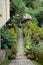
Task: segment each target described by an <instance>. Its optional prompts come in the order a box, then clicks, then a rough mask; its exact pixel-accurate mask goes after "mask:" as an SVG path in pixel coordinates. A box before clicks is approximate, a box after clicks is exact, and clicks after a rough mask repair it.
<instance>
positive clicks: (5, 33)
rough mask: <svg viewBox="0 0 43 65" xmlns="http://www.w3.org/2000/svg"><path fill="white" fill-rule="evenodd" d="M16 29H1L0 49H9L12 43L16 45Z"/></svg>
mask: <svg viewBox="0 0 43 65" xmlns="http://www.w3.org/2000/svg"><path fill="white" fill-rule="evenodd" d="M17 30H18V29H17V27H16V26H15V29H14V28H10V29H8V28H7V27H3V28H2V29H1V33H2V34H1V36H2V48H9V47H11V46H12V44H13V43H17Z"/></svg>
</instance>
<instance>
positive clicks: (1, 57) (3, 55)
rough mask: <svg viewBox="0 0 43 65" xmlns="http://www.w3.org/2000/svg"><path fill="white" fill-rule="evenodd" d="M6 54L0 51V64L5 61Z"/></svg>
mask: <svg viewBox="0 0 43 65" xmlns="http://www.w3.org/2000/svg"><path fill="white" fill-rule="evenodd" d="M5 56H6V52H5V50H0V63H1V62H2V61H3V60H4V59H5Z"/></svg>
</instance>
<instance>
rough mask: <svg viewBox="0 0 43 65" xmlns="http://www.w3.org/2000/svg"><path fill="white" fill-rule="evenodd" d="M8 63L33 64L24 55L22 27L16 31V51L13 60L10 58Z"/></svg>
mask: <svg viewBox="0 0 43 65" xmlns="http://www.w3.org/2000/svg"><path fill="white" fill-rule="evenodd" d="M9 65H33V63H32V62H31V60H29V59H27V58H26V57H25V56H24V45H23V35H22V29H20V30H19V33H18V53H17V57H16V59H15V60H12V61H11V63H10V64H9Z"/></svg>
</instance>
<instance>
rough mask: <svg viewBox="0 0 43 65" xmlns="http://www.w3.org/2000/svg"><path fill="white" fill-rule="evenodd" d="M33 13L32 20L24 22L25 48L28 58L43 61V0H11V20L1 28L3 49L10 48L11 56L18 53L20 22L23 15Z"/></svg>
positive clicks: (13, 56)
mask: <svg viewBox="0 0 43 65" xmlns="http://www.w3.org/2000/svg"><path fill="white" fill-rule="evenodd" d="M25 13H28V14H30V15H31V17H32V19H31V21H29V20H27V21H26V22H25V23H23V25H22V26H23V35H24V48H25V49H24V50H25V54H26V56H27V58H30V59H36V58H38V59H37V60H39V61H41V62H42V61H43V0H10V16H11V18H10V20H9V21H8V22H7V23H6V25H5V26H4V27H3V28H2V29H1V38H2V46H1V48H2V49H10V51H8V50H7V52H10V54H8V56H11V57H9V58H15V55H16V53H17V38H18V28H19V23H20V22H22V21H23V20H24V19H23V15H24V14H25Z"/></svg>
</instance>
